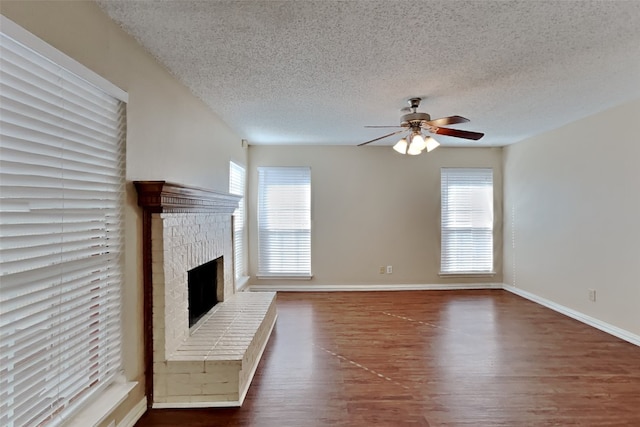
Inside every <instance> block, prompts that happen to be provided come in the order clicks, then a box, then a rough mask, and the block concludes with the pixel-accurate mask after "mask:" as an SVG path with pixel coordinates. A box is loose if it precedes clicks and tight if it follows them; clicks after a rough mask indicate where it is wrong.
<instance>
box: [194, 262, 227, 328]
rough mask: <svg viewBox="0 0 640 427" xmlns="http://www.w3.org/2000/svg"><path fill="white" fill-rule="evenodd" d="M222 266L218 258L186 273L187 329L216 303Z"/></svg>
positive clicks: (221, 278)
mask: <svg viewBox="0 0 640 427" xmlns="http://www.w3.org/2000/svg"><path fill="white" fill-rule="evenodd" d="M223 266H224V263H223V257H220V258H216V259H214V260H212V261H209V262H207V263H205V264H202V265H199V266H198V267H195V268H193V269H192V270H189V271H188V278H187V281H188V282H187V287H188V290H189V327H191V326H193V325H195V324H196V322H198V320H200V319H201V318H202V317H203V316H204V315H205V314H207V313H208V312H209V311H210V310H211V309H212V308H213V306H215V305H216V304H217V303H218V301H219V300H218V284H219V283H223V281H224V279H223V278H224V275H223V271H222V270H223V268H224V267H223Z"/></svg>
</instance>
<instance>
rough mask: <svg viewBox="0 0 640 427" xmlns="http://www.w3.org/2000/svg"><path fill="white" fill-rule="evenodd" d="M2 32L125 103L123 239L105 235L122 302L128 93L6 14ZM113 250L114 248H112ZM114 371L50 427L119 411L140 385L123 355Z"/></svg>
mask: <svg viewBox="0 0 640 427" xmlns="http://www.w3.org/2000/svg"><path fill="white" fill-rule="evenodd" d="M0 29H1V30H0V32H1V33H2V35H3V37H7V39H9V41H7V43H8V44H7V46H9V45H11V44H12V43H14V42H15V43H16V46H17V45H22V47H24V48H26V50H24V51H25V52H29V53H28V55H32V54H33V55H34V56H37V57H39V58H40V59H41V60H42V61H43V63H50V64H52V65H51V67H53V68H57V69H60V70H64V71H61V73H68V74H69V75H73V76H75V77H74V78H79V79H81V80H84V81H85V82H86V83H88V84H89V86H87V87H92V89H90V90H95V89H97V90H99V91H100V92H101V93H103V94H105V95H108V96H110V97H112V98H115V99H116V100H117V101H119V102H120V103H121V104H122V106H121V108H120V109H121V112H120V114H121V118H120V120H122V124H121V128H120V129H121V137H122V139H121V141H120V142H119V144H120V145H121V150H122V151H121V153H120V157H121V160H119V161H118V162H119V164H120V167H121V171H120V175H118V176H119V179H120V182H121V184H119V187H120V190H119V196H118V198H119V201H118V202H117V203H118V208H117V209H118V210H119V211H120V214H119V215H118V219H117V221H118V222H117V224H118V225H117V226H116V227H117V228H119V229H120V232H119V237H116V236H114V235H112V234H109V233H113V231H107V233H106V234H105V236H106V238H107V239H110V240H113V238H114V237H116V240H117V239H119V240H120V243H119V246H120V249H119V251H118V252H117V253H116V254H115V258H118V259H119V262H118V264H119V273H117V275H118V276H119V278H120V279H119V280H118V281H117V283H118V284H117V286H116V287H117V289H118V296H117V298H118V300H119V298H121V292H122V289H123V286H122V284H123V280H124V244H123V242H124V217H123V213H124V207H125V195H124V181H125V172H124V170H125V164H124V153H125V150H126V149H125V141H126V125H125V123H126V115H125V108H126V103H127V102H128V94H127V93H126V92H125V91H123V90H121V89H120V88H118V87H117V86H115V85H113V84H112V83H110V82H109V81H107V80H106V79H104V78H103V77H101V76H99V75H98V74H96V73H95V72H93V71H91V70H90V69H89V68H87V67H85V66H83V65H82V64H80V63H79V62H77V61H75V60H74V59H72V58H71V57H69V56H67V55H65V54H64V53H62V52H60V51H58V50H57V49H55V48H54V47H52V46H51V45H49V44H48V43H46V42H44V41H43V40H41V39H39V38H38V37H36V36H35V35H33V34H31V33H30V32H28V31H27V30H25V29H24V28H22V27H21V26H19V25H18V24H16V23H14V22H13V21H11V20H9V19H8V18H6V17H5V16H2V15H0ZM34 87H37V86H34ZM25 129H28V128H25ZM28 131H29V132H33V129H30V130H29V129H28ZM19 164H20V163H17V164H16V165H19ZM16 167H19V166H16ZM7 203H10V202H7ZM109 230H111V228H109ZM92 246H93V245H92ZM96 247H97V246H96ZM109 247H110V248H111V246H109ZM103 253H108V254H112V253H113V250H112V249H108V250H107V252H103ZM25 271H30V270H25ZM5 277H6V278H8V277H9V276H5ZM92 283H93V281H92ZM96 289H98V288H96ZM99 289H102V288H99ZM6 296H7V294H5V297H6ZM3 301H5V303H6V302H7V301H11V300H10V299H3ZM107 304H108V303H107ZM120 305H121V304H119V303H118V304H115V307H116V308H114V310H117V311H116V312H115V313H114V315H115V316H116V317H117V319H118V321H117V323H116V324H111V326H105V327H107V328H109V329H111V328H114V329H113V330H117V331H118V338H117V339H118V341H117V345H116V347H117V348H118V353H121V352H122V339H123V337H122V324H121V321H120V319H121V316H122V312H121V310H120V308H119V307H120ZM90 306H91V307H94V308H95V307H96V305H95V303H91V304H90ZM91 323H94V324H95V320H92V321H91ZM84 327H85V328H86V327H87V326H86V325H85V326H84ZM103 332H104V331H102V332H100V335H102V333H103ZM72 354H75V353H72ZM11 360H13V358H8V359H7V361H9V362H10V361H11ZM92 364H93V362H92ZM105 368H106V366H105V367H103V368H99V371H101V372H102V369H105ZM114 369H115V371H114V372H115V373H114V374H113V375H109V378H110V379H109V380H103V381H102V382H100V383H99V385H98V386H96V385H95V381H94V380H89V378H87V385H86V386H84V387H94V390H93V391H92V392H90V393H86V394H83V395H82V397H79V398H76V397H74V399H77V400H74V401H71V402H68V403H67V404H66V406H63V407H61V408H64V409H56V410H55V411H54V412H53V413H52V414H51V415H50V416H48V417H46V418H45V419H46V420H48V421H47V423H48V424H47V425H50V424H53V425H58V424H60V423H64V424H65V425H88V424H95V423H98V422H99V421H100V420H101V419H103V418H104V417H105V416H106V415H107V414H108V413H109V412H110V411H112V410H113V409H115V406H116V405H117V402H119V401H121V399H123V398H124V397H126V395H127V394H128V393H129V392H130V391H131V390H132V389H133V387H135V385H136V384H137V383H136V382H127V381H126V379H125V376H124V360H123V358H122V357H121V356H120V357H119V361H118V365H117V367H115V368H114ZM7 416H8V417H9V418H8V421H7V423H9V421H10V422H11V423H13V422H15V420H13V418H12V417H14V415H12V413H11V414H8V415H7Z"/></svg>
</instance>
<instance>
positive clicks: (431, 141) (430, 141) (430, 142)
mask: <svg viewBox="0 0 640 427" xmlns="http://www.w3.org/2000/svg"><path fill="white" fill-rule="evenodd" d="M439 146H440V143H439V142H438V141H436V140H435V138H432V137H430V136H428V137H427V138H426V145H425V147H426V148H427V153H428V152H430V151H433V150H435V149H436V148H438V147H439Z"/></svg>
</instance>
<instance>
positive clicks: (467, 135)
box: [426, 127, 484, 141]
mask: <svg viewBox="0 0 640 427" xmlns="http://www.w3.org/2000/svg"><path fill="white" fill-rule="evenodd" d="M426 129H427V130H428V131H429V132H431V133H436V134H438V135H447V136H454V137H456V138H464V139H473V140H475V141H477V140H478V139H480V138H482V137H483V136H484V133H480V132H471V131H468V130H459V129H449V128H439V127H427V128H426Z"/></svg>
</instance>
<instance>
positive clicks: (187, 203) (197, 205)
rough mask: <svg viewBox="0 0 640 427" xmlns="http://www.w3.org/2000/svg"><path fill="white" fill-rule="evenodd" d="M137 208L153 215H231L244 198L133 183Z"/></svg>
mask: <svg viewBox="0 0 640 427" xmlns="http://www.w3.org/2000/svg"><path fill="white" fill-rule="evenodd" d="M133 184H134V185H135V187H136V190H137V192H138V206H140V207H142V208H143V209H144V210H145V211H148V212H150V213H199V212H208V213H221V214H224V213H227V214H232V213H233V211H234V210H235V209H236V208H237V207H238V203H239V202H240V199H241V198H242V196H237V195H235V194H229V193H222V192H217V191H212V190H205V189H203V188H198V187H189V186H185V185H181V184H175V183H171V182H167V181H134V182H133Z"/></svg>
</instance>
